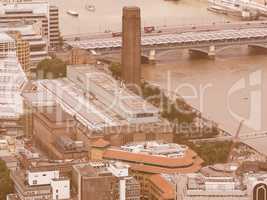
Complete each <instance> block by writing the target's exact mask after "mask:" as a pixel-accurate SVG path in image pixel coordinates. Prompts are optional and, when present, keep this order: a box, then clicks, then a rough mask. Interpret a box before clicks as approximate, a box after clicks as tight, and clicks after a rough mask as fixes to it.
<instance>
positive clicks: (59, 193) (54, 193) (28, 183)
mask: <svg viewBox="0 0 267 200" xmlns="http://www.w3.org/2000/svg"><path fill="white" fill-rule="evenodd" d="M10 176H11V179H12V181H13V183H14V190H15V194H16V196H17V198H18V199H19V200H30V199H51V200H59V199H62V200H63V199H64V200H66V199H70V181H69V179H67V178H64V177H61V176H60V174H59V171H34V170H30V171H23V170H18V171H12V172H11V175H10Z"/></svg>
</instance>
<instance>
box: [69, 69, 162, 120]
mask: <svg viewBox="0 0 267 200" xmlns="http://www.w3.org/2000/svg"><path fill="white" fill-rule="evenodd" d="M67 77H68V79H69V80H71V81H72V82H74V83H75V84H76V85H78V86H80V87H81V88H82V89H83V90H84V92H90V93H92V94H93V95H95V96H96V98H98V99H99V100H100V101H101V102H102V103H103V104H105V105H106V107H107V109H110V110H113V111H114V112H116V113H117V114H118V115H120V116H121V117H123V118H125V119H126V120H127V121H128V122H130V123H153V122H158V121H159V120H160V119H159V118H160V115H159V109H158V108H156V107H154V106H153V105H151V104H150V103H148V102H147V101H145V100H144V99H143V98H142V97H141V96H138V95H136V94H134V93H133V92H131V91H130V90H128V89H127V88H125V87H124V86H123V85H120V83H119V82H118V81H117V80H115V79H114V78H113V77H112V76H111V75H109V74H107V73H104V72H102V71H99V70H97V69H96V68H95V67H94V66H86V65H82V66H69V67H68V69H67Z"/></svg>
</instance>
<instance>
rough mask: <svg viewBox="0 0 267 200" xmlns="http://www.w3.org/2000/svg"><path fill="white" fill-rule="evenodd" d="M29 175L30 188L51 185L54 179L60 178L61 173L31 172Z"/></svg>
mask: <svg viewBox="0 0 267 200" xmlns="http://www.w3.org/2000/svg"><path fill="white" fill-rule="evenodd" d="M27 175H28V178H27V179H28V184H29V185H30V186H34V185H49V184H51V181H52V179H58V178H59V171H36V172H35V171H29V172H28V174H27Z"/></svg>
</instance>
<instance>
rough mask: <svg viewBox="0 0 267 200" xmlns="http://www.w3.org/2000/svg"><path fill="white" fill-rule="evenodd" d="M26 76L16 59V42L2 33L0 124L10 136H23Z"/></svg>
mask: <svg viewBox="0 0 267 200" xmlns="http://www.w3.org/2000/svg"><path fill="white" fill-rule="evenodd" d="M26 80H27V79H26V76H25V73H24V72H23V70H22V68H21V65H20V64H19V62H18V59H17V57H16V41H15V40H14V39H13V38H12V37H10V36H9V35H7V34H6V33H0V124H1V128H2V129H4V130H6V132H7V134H8V135H21V134H22V127H21V125H20V118H21V116H22V114H23V103H22V97H21V96H20V93H21V88H22V87H23V85H24V83H25V82H26Z"/></svg>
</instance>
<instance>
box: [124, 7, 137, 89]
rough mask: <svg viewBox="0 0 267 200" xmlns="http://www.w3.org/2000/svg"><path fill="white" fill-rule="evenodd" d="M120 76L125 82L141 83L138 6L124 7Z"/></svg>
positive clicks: (133, 84) (134, 84)
mask: <svg viewBox="0 0 267 200" xmlns="http://www.w3.org/2000/svg"><path fill="white" fill-rule="evenodd" d="M121 56H122V57H121V59H122V61H121V63H122V78H123V80H124V81H125V82H126V84H132V86H136V85H137V86H139V85H140V83H141V16H140V8H138V7H124V8H123V17H122V55H121Z"/></svg>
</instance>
